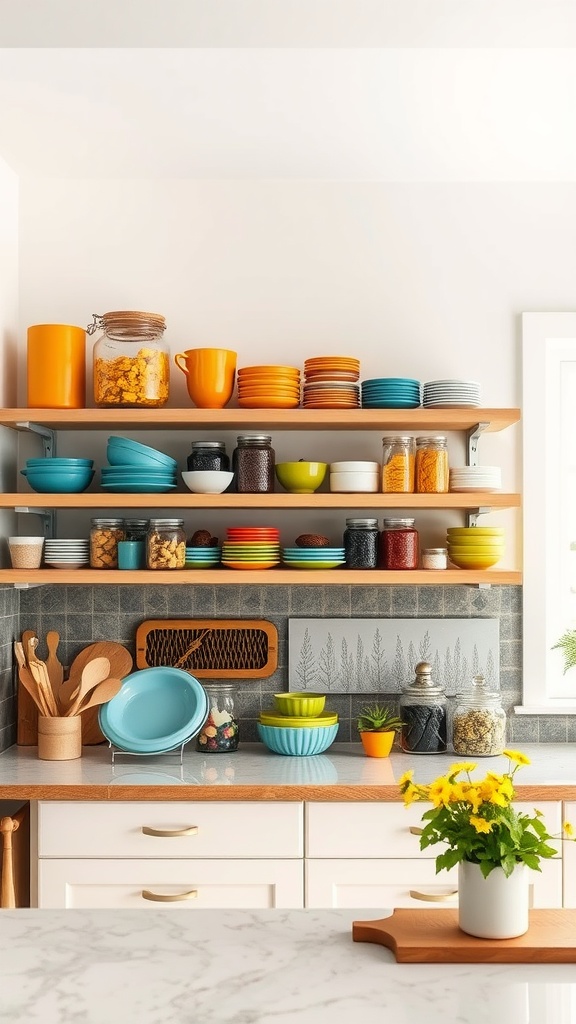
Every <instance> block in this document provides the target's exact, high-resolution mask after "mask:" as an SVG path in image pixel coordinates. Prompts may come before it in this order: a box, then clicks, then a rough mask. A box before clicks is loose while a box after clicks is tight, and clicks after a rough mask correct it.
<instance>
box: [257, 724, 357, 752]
mask: <svg viewBox="0 0 576 1024" xmlns="http://www.w3.org/2000/svg"><path fill="white" fill-rule="evenodd" d="M256 728H257V730H258V736H259V737H260V739H261V740H262V743H263V744H264V746H265V747H268V750H272V751H273V753H274V754H286V755H287V756H288V757H308V756H309V755H311V754H322V753H323V752H324V751H325V750H328V747H329V746H331V744H332V743H334V740H335V739H336V736H337V733H338V722H336V724H335V725H327V726H324V727H319V726H314V727H312V728H310V729H289V728H284V727H283V728H280V727H278V726H274V725H261V724H260V722H256Z"/></svg>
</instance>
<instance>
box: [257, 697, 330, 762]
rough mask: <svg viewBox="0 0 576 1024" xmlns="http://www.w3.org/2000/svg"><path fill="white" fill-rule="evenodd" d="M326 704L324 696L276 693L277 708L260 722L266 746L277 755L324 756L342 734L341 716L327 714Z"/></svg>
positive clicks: (262, 717) (263, 741)
mask: <svg viewBox="0 0 576 1024" xmlns="http://www.w3.org/2000/svg"><path fill="white" fill-rule="evenodd" d="M325 703H326V694H324V693H306V692H303V693H275V694H274V708H273V709H272V710H271V711H261V712H260V716H259V719H258V722H257V729H258V735H259V737H260V739H261V740H262V743H263V744H264V745H265V746H266V747H268V749H269V750H272V751H273V752H274V753H275V754H287V755H288V756H308V755H310V754H321V753H323V752H324V751H325V750H327V749H328V747H329V746H330V744H331V743H333V742H334V740H335V739H336V735H337V733H338V715H337V714H336V713H335V712H330V711H324V705H325Z"/></svg>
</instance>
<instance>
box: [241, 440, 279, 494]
mask: <svg viewBox="0 0 576 1024" xmlns="http://www.w3.org/2000/svg"><path fill="white" fill-rule="evenodd" d="M275 464H276V457H275V452H274V449H273V448H272V438H271V437H269V436H268V435H267V434H239V435H238V439H237V447H236V448H235V449H234V452H233V455H232V471H233V473H234V483H235V487H236V491H237V492H238V493H239V494H266V493H273V491H274V478H275V474H274V467H275Z"/></svg>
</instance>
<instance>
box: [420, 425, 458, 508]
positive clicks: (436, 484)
mask: <svg viewBox="0 0 576 1024" xmlns="http://www.w3.org/2000/svg"><path fill="white" fill-rule="evenodd" d="M414 489H415V491H416V493H417V494H446V493H447V492H448V491H449V489H450V470H449V466H448V442H447V439H446V437H445V436H444V435H443V434H437V435H436V436H434V437H417V438H416V462H415V471H414Z"/></svg>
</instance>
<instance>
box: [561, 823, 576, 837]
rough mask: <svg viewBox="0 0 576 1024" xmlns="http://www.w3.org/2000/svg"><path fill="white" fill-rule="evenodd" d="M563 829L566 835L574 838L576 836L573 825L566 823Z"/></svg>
mask: <svg viewBox="0 0 576 1024" xmlns="http://www.w3.org/2000/svg"><path fill="white" fill-rule="evenodd" d="M562 828H563V830H564V832H565V833H566V835H567V836H570V838H572V836H573V835H574V825H571V824H570V822H569V821H565V822H564V824H563V825H562Z"/></svg>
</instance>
